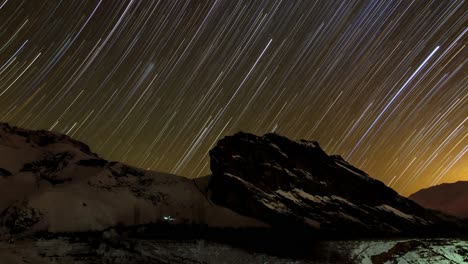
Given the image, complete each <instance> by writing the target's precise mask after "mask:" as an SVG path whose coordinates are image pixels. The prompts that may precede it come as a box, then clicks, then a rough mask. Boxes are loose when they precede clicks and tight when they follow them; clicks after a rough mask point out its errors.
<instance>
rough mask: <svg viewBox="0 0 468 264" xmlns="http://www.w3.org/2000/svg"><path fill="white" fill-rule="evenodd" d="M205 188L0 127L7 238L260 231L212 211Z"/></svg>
mask: <svg viewBox="0 0 468 264" xmlns="http://www.w3.org/2000/svg"><path fill="white" fill-rule="evenodd" d="M206 182H207V180H204V179H198V180H191V179H187V178H184V177H180V176H176V175H170V174H164V173H158V172H152V171H145V170H141V169H138V168H134V167H131V166H128V165H125V164H122V163H119V162H108V161H106V160H104V159H101V158H99V157H98V155H96V154H95V153H92V152H91V151H90V149H89V147H88V146H86V145H85V144H83V143H81V142H78V141H75V140H73V139H71V138H69V137H67V136H64V135H59V134H56V133H52V132H49V131H30V130H25V129H20V128H16V127H10V126H9V125H7V124H2V123H0V225H1V226H2V228H3V229H4V231H8V232H10V233H31V232H36V231H49V232H76V231H90V230H103V229H106V228H108V227H111V226H116V225H139V224H148V223H158V222H164V221H169V222H171V223H174V224H176V223H202V224H208V225H209V226H215V227H222V226H229V227H235V226H264V225H265V224H263V223H262V222H260V221H257V220H254V219H251V218H248V217H244V216H241V215H239V214H237V213H235V212H233V211H231V210H229V209H226V208H223V207H220V206H217V205H214V204H212V203H211V202H210V201H209V200H208V199H207V198H206V197H205V195H204V193H202V191H201V190H202V188H204V187H203V184H205V185H206ZM205 188H206V187H205Z"/></svg>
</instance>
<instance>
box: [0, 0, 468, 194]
mask: <svg viewBox="0 0 468 264" xmlns="http://www.w3.org/2000/svg"><path fill="white" fill-rule="evenodd" d="M467 22H468V12H467V9H466V3H465V1H464V0H433V1H419V0H415V1H285V0H260V1H247V0H236V1H229V0H172V1H139V0H131V1H103V0H99V1H98V0H89V1H71V0H64V1H25V0H18V1H12V0H0V120H1V121H2V122H8V123H10V124H12V125H16V126H23V127H26V128H30V129H47V130H53V131H57V132H60V133H64V134H67V135H69V136H72V137H74V138H76V139H78V140H80V141H83V142H86V143H87V144H88V145H90V146H91V147H92V149H93V150H94V151H95V152H97V153H99V154H100V155H102V156H103V157H104V158H106V159H113V160H119V161H123V162H126V163H129V164H132V165H135V166H138V167H142V168H147V169H152V170H157V171H163V172H171V173H176V174H180V175H184V176H188V177H199V176H203V175H206V174H208V173H209V172H210V170H209V158H208V151H209V150H210V149H211V148H212V147H213V146H214V145H215V144H216V142H217V141H218V140H219V139H221V138H222V137H223V136H225V135H230V134H233V133H235V132H237V131H240V130H242V131H247V132H251V133H255V134H264V133H267V132H276V133H279V134H282V135H285V136H287V137H290V138H293V139H308V140H317V141H319V142H320V144H321V146H322V147H323V148H324V149H325V151H327V152H328V153H330V154H340V155H342V156H343V157H345V158H346V160H348V161H349V162H350V163H352V164H354V165H356V166H357V167H360V168H362V169H363V170H365V171H367V172H369V174H370V175H371V176H373V177H375V178H377V179H379V180H382V181H383V182H385V183H386V184H388V185H389V186H391V187H392V188H394V189H396V190H397V191H398V192H400V193H402V194H404V195H408V194H411V193H413V192H415V191H416V190H419V189H420V188H423V187H427V186H430V185H434V184H438V183H442V182H453V181H457V180H468V163H467V161H468V155H467V146H468V139H467V135H468V129H467V118H468V103H467V99H468V81H467V76H468V74H467V73H468V72H467V68H466V62H467V56H466V44H467V30H468V23H467Z"/></svg>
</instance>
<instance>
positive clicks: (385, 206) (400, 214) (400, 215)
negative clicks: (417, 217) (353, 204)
mask: <svg viewBox="0 0 468 264" xmlns="http://www.w3.org/2000/svg"><path fill="white" fill-rule="evenodd" d="M376 208H377V209H380V210H384V211H387V212H391V213H393V214H395V215H397V216H399V217H401V218H405V219H407V220H409V221H414V217H413V216H412V215H409V214H405V213H403V212H402V211H400V210H397V209H395V208H393V207H391V206H389V205H386V204H383V205H380V206H377V207H376Z"/></svg>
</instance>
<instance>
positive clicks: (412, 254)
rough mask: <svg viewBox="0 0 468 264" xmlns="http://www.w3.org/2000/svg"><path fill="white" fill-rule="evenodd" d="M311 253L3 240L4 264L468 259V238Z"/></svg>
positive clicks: (185, 244)
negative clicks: (296, 254)
mask: <svg viewBox="0 0 468 264" xmlns="http://www.w3.org/2000/svg"><path fill="white" fill-rule="evenodd" d="M310 251H311V252H313V253H311V254H310V256H308V257H305V258H302V259H297V258H281V257H276V256H272V255H268V254H265V253H253V252H249V251H247V250H244V249H241V248H236V247H233V246H229V245H226V244H220V243H215V242H209V241H205V240H178V241H175V240H142V239H139V240H134V239H128V238H126V239H122V238H117V237H112V236H110V237H109V236H108V237H107V238H106V237H105V236H104V238H102V239H101V240H99V241H96V240H87V239H83V238H73V237H56V238H50V239H24V240H20V241H15V242H12V241H10V243H7V242H0V259H1V260H2V261H1V263H2V264H19V263H37V264H41V263H60V264H61V263H77V264H88V263H121V264H126V263H213V264H214V263H216V264H223V263H226V264H230V263H291V264H292V263H297V264H299V263H324V264H325V263H372V264H375V263H437V264H444V263H468V241H464V240H458V239H422V240H391V241H389V240H386V241H384V240H372V241H328V242H320V243H318V244H316V245H313V246H311V248H310Z"/></svg>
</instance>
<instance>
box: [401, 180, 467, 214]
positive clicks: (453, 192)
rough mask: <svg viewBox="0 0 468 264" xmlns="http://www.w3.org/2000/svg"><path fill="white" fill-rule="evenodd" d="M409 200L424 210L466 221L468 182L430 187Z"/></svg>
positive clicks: (411, 196)
mask: <svg viewBox="0 0 468 264" xmlns="http://www.w3.org/2000/svg"><path fill="white" fill-rule="evenodd" d="M409 198H410V199H411V200H413V201H415V202H417V203H418V204H420V205H421V206H424V207H426V208H431V209H434V210H438V211H441V212H444V213H446V214H450V215H454V216H458V217H461V218H466V219H468V181H459V182H455V183H443V184H440V185H437V186H432V187H429V188H427V189H422V190H420V191H418V192H416V193H414V194H412V195H410V197H409Z"/></svg>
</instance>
